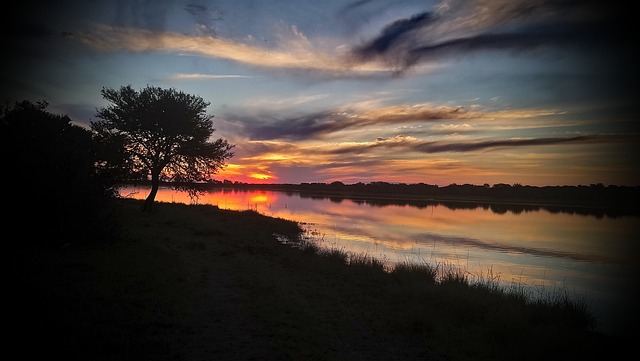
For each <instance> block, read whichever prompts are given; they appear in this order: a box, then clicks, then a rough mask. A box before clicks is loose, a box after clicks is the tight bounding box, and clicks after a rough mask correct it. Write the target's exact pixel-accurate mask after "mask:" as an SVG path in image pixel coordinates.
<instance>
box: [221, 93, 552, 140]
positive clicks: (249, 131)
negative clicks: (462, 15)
mask: <svg viewBox="0 0 640 361" xmlns="http://www.w3.org/2000/svg"><path fill="white" fill-rule="evenodd" d="M364 103H366V104H367V106H366V107H365V106H363V105H361V104H357V103H356V104H353V105H351V106H348V107H342V108H334V109H326V110H320V111H317V112H311V113H302V114H295V115H289V116H281V115H277V116H276V115H274V113H271V112H268V111H262V112H256V113H254V114H250V113H247V112H246V111H239V112H235V111H234V112H228V113H227V114H225V115H223V116H222V117H223V118H224V119H225V121H226V122H228V123H230V124H234V125H236V127H237V126H238V125H240V126H241V128H242V131H243V132H244V134H245V135H247V136H248V137H249V138H250V139H253V140H269V139H281V140H282V139H284V140H302V139H305V140H310V139H324V138H327V137H330V136H333V135H335V133H337V132H340V131H345V130H360V131H362V130H364V129H368V128H371V127H374V126H389V125H392V126H396V127H398V128H401V127H403V126H405V125H406V124H414V123H418V124H420V123H424V122H437V121H441V120H476V121H483V122H487V121H490V122H495V123H496V124H495V126H496V127H498V126H501V127H507V126H509V127H512V128H517V127H519V126H522V125H519V124H510V123H504V122H503V120H504V121H513V120H518V119H526V118H533V117H535V118H543V117H547V116H550V115H555V114H558V113H559V112H557V111H553V110H546V109H519V110H502V111H495V112H483V111H479V110H477V109H473V107H470V108H465V107H459V106H440V105H432V104H404V105H393V106H378V107H373V106H372V105H371V104H370V103H368V102H364ZM281 113H282V111H281V110H279V111H278V114H281ZM545 124H547V123H545ZM447 127H448V128H449V129H453V125H452V124H449V125H448V126H447ZM465 127H466V128H459V130H460V131H462V130H469V125H468V124H467V125H465ZM529 127H531V125H529ZM402 129H405V130H407V131H411V130H410V129H408V128H402ZM442 130H443V129H435V130H434V131H433V134H438V133H442ZM415 131H416V132H418V131H419V132H422V133H424V132H428V130H424V129H420V130H415Z"/></svg>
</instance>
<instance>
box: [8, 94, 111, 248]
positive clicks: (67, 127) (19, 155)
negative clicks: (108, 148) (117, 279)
mask: <svg viewBox="0 0 640 361" xmlns="http://www.w3.org/2000/svg"><path fill="white" fill-rule="evenodd" d="M47 106H48V103H47V102H46V101H41V102H38V103H35V104H34V103H31V102H30V101H27V100H24V101H21V102H16V103H15V105H13V106H11V105H9V104H7V105H6V106H5V107H3V108H2V109H1V110H0V151H1V152H2V154H4V156H5V157H4V161H3V162H4V163H3V166H4V169H5V171H6V172H4V173H3V183H4V184H5V187H6V188H7V189H6V191H7V192H6V193H5V199H8V202H7V203H8V204H9V205H10V209H29V212H28V215H29V222H32V223H33V225H35V226H36V228H35V229H43V230H46V233H45V234H46V237H36V239H34V242H35V243H43V244H46V245H49V246H61V245H63V244H72V243H75V242H80V241H84V240H88V239H96V238H98V237H102V236H104V237H108V234H107V233H108V232H107V231H108V229H110V228H111V227H112V221H111V220H110V219H109V205H108V203H109V200H110V198H111V197H112V196H113V195H114V194H115V188H114V186H115V185H114V184H110V183H109V182H108V180H107V179H105V178H104V177H101V176H100V175H98V174H97V172H96V171H95V168H94V164H95V161H96V157H95V154H96V151H95V150H96V149H95V146H94V144H93V142H92V134H91V132H90V131H89V130H88V129H85V128H83V127H80V126H78V125H74V124H73V123H72V122H71V119H70V118H69V117H68V116H66V115H65V116H62V115H57V114H53V113H50V112H48V111H47V110H46V108H47ZM11 185H15V187H16V189H17V190H18V191H16V190H11V189H10V188H9V187H8V186H11ZM11 206H13V207H14V208H11ZM26 215H27V213H23V212H9V213H8V214H7V215H6V216H5V218H4V221H5V222H6V224H7V225H15V224H22V223H23V222H24V221H25V219H24V217H25V216H26ZM13 217H15V219H12V218H13ZM33 229H34V228H33V227H32V228H29V227H25V228H24V229H22V231H24V232H29V231H31V230H33Z"/></svg>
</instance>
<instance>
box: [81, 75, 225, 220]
mask: <svg viewBox="0 0 640 361" xmlns="http://www.w3.org/2000/svg"><path fill="white" fill-rule="evenodd" d="M101 93H102V96H103V97H104V98H105V99H106V100H108V101H109V102H110V103H111V105H109V106H108V107H103V108H101V109H99V110H98V112H97V114H96V116H97V117H99V118H101V119H102V120H101V121H97V122H92V123H91V128H92V129H93V131H94V132H95V134H96V140H97V141H98V142H100V143H101V144H104V145H105V148H104V149H111V152H110V153H108V154H104V157H103V159H102V160H103V161H102V162H101V163H100V171H103V172H106V173H109V174H112V175H115V176H117V177H119V178H121V180H122V181H128V182H137V181H140V180H150V181H151V191H150V192H149V196H148V197H147V199H146V202H145V204H144V210H146V211H151V209H152V206H153V202H154V200H155V196H156V194H157V192H158V187H159V184H160V182H161V181H162V182H169V184H170V185H171V186H173V187H174V188H176V189H182V190H187V191H189V192H190V194H196V193H198V192H199V191H200V187H198V186H197V184H198V183H202V182H207V181H208V180H210V179H211V176H212V175H213V174H215V173H217V171H218V170H219V169H220V168H221V167H223V166H224V164H225V163H224V162H225V160H226V159H227V158H230V157H232V156H233V153H232V152H231V149H232V148H233V147H234V145H231V144H229V143H228V142H227V141H226V140H224V139H217V140H215V141H209V138H210V137H211V135H212V133H213V132H214V131H215V129H214V128H213V122H212V121H211V119H212V118H213V116H209V115H207V114H206V108H207V106H209V103H208V102H206V101H204V100H203V99H202V98H201V97H198V96H195V95H191V94H186V93H184V92H181V91H177V90H175V89H172V88H171V89H162V88H159V87H152V86H147V87H145V88H143V89H141V90H140V91H136V90H135V89H133V88H132V87H131V86H123V87H120V89H117V90H116V89H110V88H106V87H105V88H103V89H102V92H101Z"/></svg>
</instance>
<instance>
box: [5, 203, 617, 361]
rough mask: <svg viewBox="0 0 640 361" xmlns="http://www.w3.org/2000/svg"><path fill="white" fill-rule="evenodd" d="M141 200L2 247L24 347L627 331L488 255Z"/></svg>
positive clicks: (514, 339)
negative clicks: (410, 254) (338, 244)
mask: <svg viewBox="0 0 640 361" xmlns="http://www.w3.org/2000/svg"><path fill="white" fill-rule="evenodd" d="M141 202H142V201H136V200H131V199H118V200H117V202H116V213H117V214H118V217H119V218H118V219H119V224H120V228H121V232H120V237H118V238H113V239H111V240H109V241H107V242H104V241H101V242H85V243H83V244H81V245H78V246H74V247H68V248H64V249H57V250H38V249H34V248H25V249H24V250H22V251H20V252H17V253H15V254H13V255H12V258H11V260H10V273H9V276H10V277H11V278H12V279H13V280H14V281H15V287H13V288H12V292H11V293H10V296H9V299H10V301H11V302H10V306H9V308H10V309H11V310H12V312H11V317H12V319H11V321H12V322H10V323H9V329H13V330H14V331H15V332H14V338H15V339H10V340H9V344H11V345H14V346H16V349H19V351H20V352H21V355H22V356H23V357H22V358H36V357H38V356H42V355H39V354H38V352H40V351H42V354H44V355H46V356H47V357H48V358H56V357H63V358H64V359H66V360H70V359H82V360H87V359H91V360H141V359H145V360H209V359H221V360H226V359H232V360H250V359H260V360H356V361H357V360H418V359H419V360H515V359H517V360H539V359H580V360H583V359H592V358H593V357H596V358H597V357H602V358H605V357H606V358H612V357H615V356H617V355H619V354H620V353H621V352H622V350H621V348H622V347H623V346H624V345H626V343H625V342H626V341H627V340H626V339H620V338H617V337H613V336H609V335H605V334H602V333H600V332H597V330H595V329H594V324H593V322H594V320H593V319H592V317H591V315H590V313H589V311H588V309H587V308H586V307H585V306H583V305H582V304H581V303H576V302H575V301H574V299H573V298H571V297H569V296H570V295H569V294H568V293H564V294H563V293H561V292H560V293H554V297H549V298H546V299H542V300H539V298H536V300H533V299H532V298H530V297H529V296H528V295H527V294H526V293H525V292H524V290H523V288H522V287H515V288H514V289H512V290H509V289H504V288H502V287H499V285H498V280H499V278H498V277H497V276H496V275H493V274H492V272H490V270H489V271H488V272H487V273H485V274H484V275H480V277H473V275H470V274H469V273H468V272H465V271H464V270H463V269H460V268H458V267H454V266H453V265H451V264H446V263H437V262H436V263H426V262H424V263H420V264H416V263H408V262H406V263H400V264H397V265H395V266H394V267H389V265H388V264H387V263H386V262H383V261H380V260H377V259H376V258H374V257H372V256H371V255H369V254H352V253H350V252H347V251H345V250H343V249H335V248H333V249H332V248H326V247H320V246H319V243H320V242H314V241H313V239H314V237H316V238H315V239H321V238H317V237H322V236H321V235H318V234H312V235H309V234H308V233H306V232H305V231H304V230H303V229H302V227H301V226H300V225H299V224H297V223H295V222H291V221H287V220H284V219H278V218H272V217H266V216H263V215H260V214H258V213H257V212H255V211H229V210H221V209H218V208H217V207H214V206H208V205H184V204H172V203H158V204H157V205H156V208H155V210H154V212H153V213H151V214H149V213H143V212H141V211H140V209H141V204H142V203H141ZM279 241H280V242H279ZM513 290H515V292H514V291H513Z"/></svg>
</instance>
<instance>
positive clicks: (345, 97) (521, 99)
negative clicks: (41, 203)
mask: <svg viewBox="0 0 640 361" xmlns="http://www.w3.org/2000/svg"><path fill="white" fill-rule="evenodd" d="M631 13H632V11H631V9H630V8H627V6H626V5H623V4H622V3H618V2H604V1H588V0H586V1H585V0H442V1H439V0H436V1H425V0H421V1H417V0H396V1H382V0H355V1H349V0H340V1H339V0H326V1H315V0H296V1H284V0H283V1H276V0H263V1H258V0H232V1H230V0H218V1H209V0H175V1H174V0H156V1H149V0H116V1H107V0H93V1H84V0H62V1H33V0H24V1H21V2H19V3H17V4H16V5H15V6H12V8H11V10H9V11H3V15H2V17H3V19H2V26H3V28H4V29H3V31H2V44H3V54H4V55H2V60H1V63H0V64H1V66H0V79H1V84H2V93H1V94H0V101H2V102H3V103H4V102H7V101H9V102H13V101H21V100H30V101H33V102H37V101H43V100H44V101H46V102H48V103H49V106H48V108H47V110H48V111H49V112H52V113H55V114H61V115H68V116H69V117H70V118H71V119H72V120H73V122H74V123H76V124H78V125H81V126H85V127H89V126H90V124H91V122H93V121H98V120H100V119H99V118H96V113H97V109H99V108H101V107H104V106H107V105H108V103H107V102H106V101H105V100H104V99H103V98H102V96H101V90H102V89H103V88H114V89H118V88H120V87H121V86H127V85H131V86H132V87H134V88H136V89H142V88H144V87H146V86H157V87H162V88H174V89H176V90H179V91H183V92H186V93H189V94H194V95H198V96H200V97H202V98H203V99H204V100H205V101H207V102H209V103H210V105H209V107H208V108H207V112H208V114H210V115H213V116H214V118H213V122H214V127H215V129H216V131H215V132H214V133H213V136H212V139H217V138H224V139H226V140H228V141H229V142H230V143H232V144H235V148H234V149H233V151H234V156H233V157H232V158H230V159H228V160H227V165H226V167H225V168H224V169H222V170H221V171H220V172H219V173H218V174H216V175H215V176H214V178H216V179H218V180H225V179H226V180H231V181H240V182H247V183H294V184H297V183H309V182H325V183H330V182H334V181H340V182H343V183H345V184H352V183H357V182H364V183H368V182H377V181H384V182H393V183H395V182H399V183H427V184H437V185H440V186H446V185H449V184H453V183H456V184H476V185H483V184H490V185H493V184H498V183H506V184H516V183H518V184H522V185H534V186H547V185H590V184H598V183H602V184H604V185H631V186H638V185H640V167H639V164H640V163H639V162H638V157H637V155H636V153H637V149H638V145H639V140H640V136H639V131H640V126H639V119H638V112H637V110H636V107H637V104H636V103H637V97H636V96H635V95H636V94H637V90H636V88H637V79H638V71H637V65H636V64H635V62H634V59H635V58H637V55H634V54H633V53H634V48H635V47H636V46H637V40H636V38H635V36H633V35H632V34H633V32H632V31H633V30H632V25H631V24H632V22H633V19H632V17H631ZM78 151H79V152H81V151H83V150H82V149H78Z"/></svg>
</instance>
